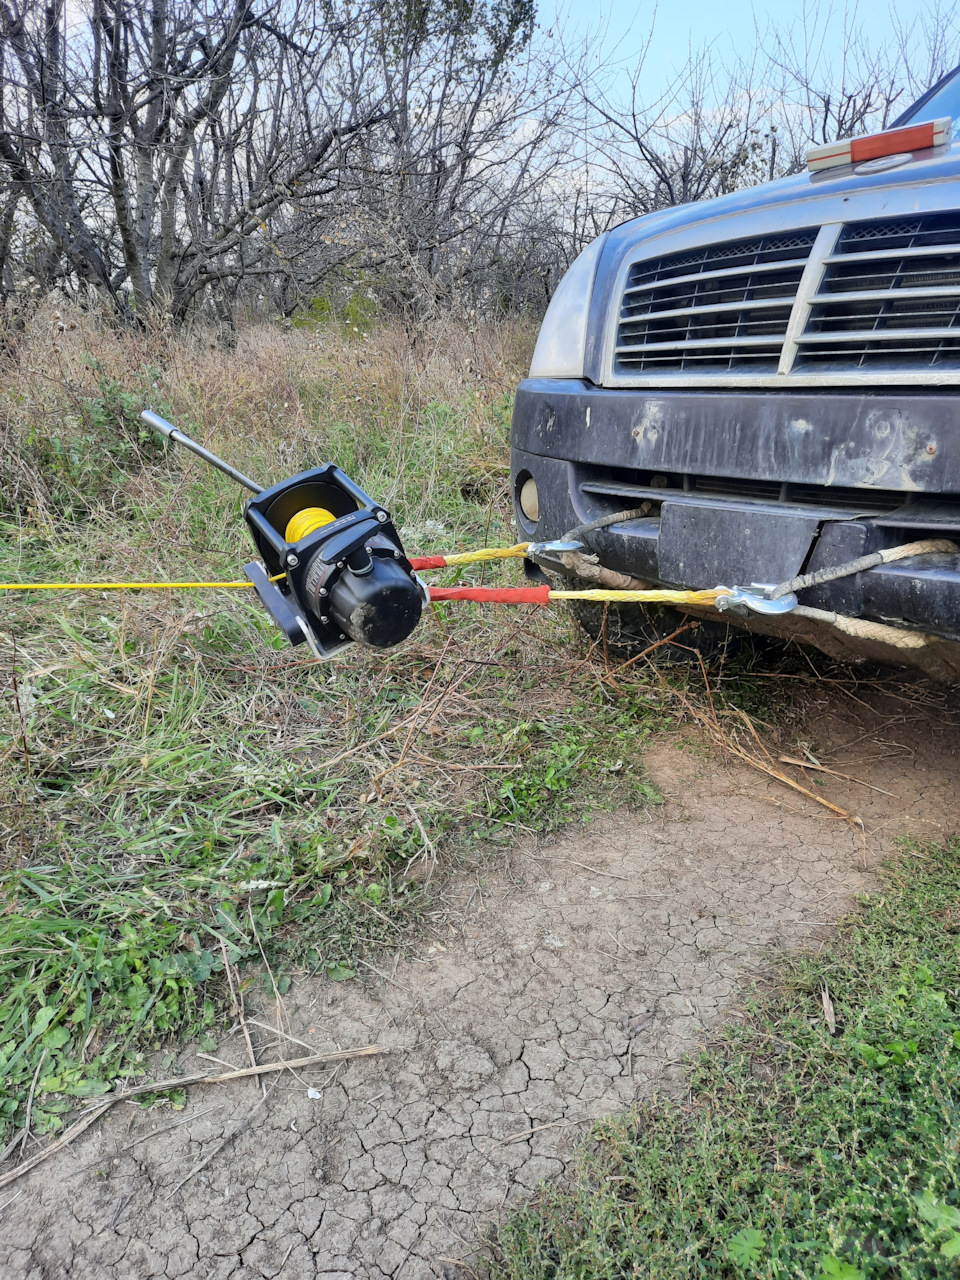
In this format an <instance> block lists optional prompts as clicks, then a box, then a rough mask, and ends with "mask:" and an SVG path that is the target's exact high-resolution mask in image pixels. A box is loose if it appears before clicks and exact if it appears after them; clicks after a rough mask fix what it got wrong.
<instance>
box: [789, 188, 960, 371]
mask: <svg viewBox="0 0 960 1280" xmlns="http://www.w3.org/2000/svg"><path fill="white" fill-rule="evenodd" d="M797 344H798V347H799V351H798V356H797V360H796V363H795V365H794V368H795V370H796V372H798V373H802V372H803V371H804V370H805V369H816V370H817V371H819V372H827V371H829V370H831V369H836V370H851V369H858V368H864V367H870V368H871V369H876V368H881V369H882V368H884V367H886V368H888V369H891V370H895V369H900V368H917V367H919V368H937V367H941V368H942V367H946V368H950V369H960V213H957V212H948V213H935V214H924V215H917V216H915V217H908V218H889V219H884V220H883V221H876V222H859V223H852V224H850V225H848V226H846V227H844V229H843V231H842V232H841V234H840V237H839V239H838V241H837V244H836V247H835V249H834V251H833V253H832V254H830V255H829V256H828V257H827V258H825V259H824V272H823V277H822V279H821V281H820V285H819V288H818V289H817V292H816V294H815V296H814V297H813V299H812V301H811V308H810V313H809V316H808V318H807V323H806V326H805V329H804V332H803V334H802V335H801V336H800V337H799V338H798V339H797Z"/></svg>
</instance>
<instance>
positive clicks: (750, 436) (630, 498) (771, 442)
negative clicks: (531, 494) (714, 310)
mask: <svg viewBox="0 0 960 1280" xmlns="http://www.w3.org/2000/svg"><path fill="white" fill-rule="evenodd" d="M958 409H960V397H957V396H953V395H944V394H941V393H935V394H917V393H915V392H912V393H911V394H909V395H904V396H892V395H865V394H861V393H859V392H858V393H856V394H843V393H821V394H818V395H798V394H790V395H787V394H780V393H769V392H767V393H752V392H744V393H734V392H706V393H703V392H700V393H698V392H679V391H678V392H669V391H668V392H658V393H656V394H653V393H645V392H639V391H608V390H603V389H600V388H596V387H593V386H592V385H590V384H589V383H585V382H578V381H559V380H546V379H544V380H529V381H527V382H524V383H522V384H521V386H520V388H519V390H518V394H517V401H516V407H515V410H514V419H513V458H512V474H513V480H514V497H515V505H516V496H517V494H518V492H519V488H520V486H521V485H522V483H523V481H524V480H525V479H526V478H527V477H528V476H532V477H533V478H534V480H535V481H536V483H537V488H538V491H539V519H538V521H537V523H536V525H533V524H531V522H530V521H528V520H527V519H526V518H525V517H524V516H523V513H522V512H521V511H520V509H519V506H518V505H517V521H518V525H519V526H520V528H521V529H522V530H523V532H524V533H525V535H527V536H528V537H531V538H532V537H536V539H537V540H538V541H543V540H546V539H550V538H556V537H560V536H562V535H563V534H564V533H566V532H567V531H568V530H570V529H571V528H573V527H575V526H576V525H579V524H583V523H586V522H587V521H589V520H593V519H596V518H597V517H599V516H602V515H607V514H612V513H613V512H616V511H622V510H625V509H636V508H640V507H642V506H644V504H646V505H647V513H646V514H645V515H644V516H643V517H641V518H638V519H634V520H631V521H629V522H624V523H620V524H617V525H613V526H611V527H610V528H607V529H605V530H603V531H602V532H600V533H599V534H594V535H591V540H592V543H593V545H594V547H595V549H596V550H597V551H598V552H599V554H600V559H601V561H602V562H603V563H604V564H606V565H608V566H609V567H610V568H612V569H617V570H619V571H620V572H623V573H630V574H633V575H634V576H635V577H638V578H644V579H647V580H649V581H653V582H658V583H664V584H667V585H670V586H679V587H689V588H709V587H714V586H717V585H721V584H722V585H725V586H734V585H737V586H747V585H750V584H752V583H756V582H759V583H770V584H772V583H778V582H782V581H784V580H786V579H787V578H792V577H794V576H795V575H796V574H798V573H801V572H810V571H812V570H815V569H820V568H826V567H829V566H832V565H837V564H843V563H845V562H847V561H849V560H853V559H855V558H856V557H857V556H861V555H864V554H867V553H868V552H871V551H875V550H878V549H880V548H883V547H890V546H898V545H901V544H903V543H906V542H914V541H919V540H920V539H922V538H930V537H939V538H944V537H947V538H951V537H952V538H954V539H955V540H956V541H957V542H958V545H960V448H958V447H957V444H956V441H957V437H958V433H960V422H958V421H957V418H958V412H957V411H958ZM800 603H801V604H805V605H810V606H812V607H814V608H817V609H826V610H832V611H835V612H837V613H841V614H845V615H847V616H849V617H863V618H868V619H871V620H874V621H878V622H885V623H888V624H892V625H895V626H901V627H907V628H915V629H919V630H922V631H925V632H928V633H930V634H934V635H940V636H944V637H947V638H950V639H954V640H960V554H958V555H953V554H950V555H935V556H923V557H919V558H916V559H912V560H903V561H899V562H897V563H896V564H892V565H888V566H883V567H881V568H877V569H872V570H870V571H869V572H867V573H862V574H858V575H856V576H855V577H852V578H846V579H841V580H840V581H838V582H834V583H828V584H825V585H823V586H820V587H816V588H812V589H810V590H808V591H805V592H803V593H802V594H801V597H800Z"/></svg>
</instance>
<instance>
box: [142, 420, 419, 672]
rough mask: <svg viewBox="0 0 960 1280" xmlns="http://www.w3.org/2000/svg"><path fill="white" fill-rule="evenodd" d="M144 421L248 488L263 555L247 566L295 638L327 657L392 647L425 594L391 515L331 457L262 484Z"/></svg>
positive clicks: (413, 620) (160, 424) (248, 509)
mask: <svg viewBox="0 0 960 1280" xmlns="http://www.w3.org/2000/svg"><path fill="white" fill-rule="evenodd" d="M141 416H142V418H143V420H144V421H145V422H147V423H149V424H150V426H152V427H154V428H155V429H156V430H157V431H159V432H160V433H161V434H162V435H165V436H166V437H167V438H168V439H169V440H172V441H174V442H175V443H176V444H181V445H183V446H184V447H185V448H187V449H189V450H191V452H193V453H195V454H196V455H197V456H198V457H200V458H203V460H204V461H205V462H208V463H210V464H211V466H214V467H216V468H217V469H218V470H219V471H222V472H223V473H224V475H227V476H229V477H230V478H231V479H232V480H236V481H237V483H238V484H240V485H243V487H244V488H246V489H249V490H250V491H251V492H252V493H253V495H254V496H253V497H252V498H249V499H248V500H247V502H246V505H245V506H244V509H243V514H244V519H245V520H246V522H247V524H248V525H249V526H250V533H251V535H252V537H253V541H254V545H255V546H256V548H257V550H258V551H259V553H260V555H261V556H262V558H263V559H262V563H261V562H260V561H256V560H254V561H251V562H250V563H249V564H246V565H244V566H243V571H244V573H245V574H246V576H247V578H248V579H249V580H250V582H251V583H252V584H253V587H254V589H255V590H256V593H257V595H258V596H259V597H260V600H261V601H262V603H263V605H264V607H265V609H266V610H267V612H268V613H269V614H270V617H271V618H272V619H273V620H274V622H275V623H276V624H277V626H278V627H279V628H280V630H281V631H282V632H283V633H284V635H285V636H286V637H287V639H288V640H289V641H290V643H291V644H294V645H298V644H303V643H306V644H308V645H309V646H310V648H311V649H312V650H313V652H314V653H315V654H316V656H317V657H318V658H327V657H330V656H331V655H332V654H334V653H336V652H337V651H338V650H340V649H342V648H344V646H345V645H348V644H350V643H351V642H352V641H357V642H358V643H360V644H365V645H370V646H372V647H373V648H375V649H389V648H391V647H392V646H393V645H396V644H399V643H400V642H401V641H402V640H405V639H406V638H407V636H408V635H409V634H410V633H411V631H413V629H414V627H415V626H416V625H417V623H418V622H419V621H420V615H421V614H422V612H423V607H424V605H425V604H426V602H427V599H428V596H427V591H426V588H425V586H424V584H423V583H422V582H421V581H420V579H419V578H417V576H416V574H415V573H414V571H413V567H412V565H411V564H410V561H409V560H408V559H407V556H406V554H405V553H404V550H403V545H402V544H401V542H400V538H399V537H398V535H397V531H396V529H395V528H394V527H393V522H392V521H391V519H390V513H389V512H388V511H386V510H385V509H384V508H383V507H382V506H380V505H379V503H377V502H374V500H373V499H372V498H371V497H369V496H368V495H367V494H366V493H364V492H363V490H362V489H361V488H359V487H358V486H357V485H355V484H354V483H353V481H352V480H351V479H350V477H349V476H347V475H345V474H344V472H342V471H341V470H340V468H339V467H337V466H334V464H333V463H327V464H326V465H325V466H322V467H315V468H314V469H313V470H312V471H303V472H301V473H300V474H299V475H296V476H292V477H291V478H290V479H289V480H281V481H280V482H279V484H275V485H272V486H271V487H270V488H269V489H264V488H261V486H260V485H258V484H257V483H256V482H255V481H253V480H251V479H250V478H249V477H248V476H245V475H243V474H242V473H241V472H239V471H237V470H236V469H235V468H234V467H231V466H230V465H229V463H227V462H224V461H223V459H222V458H218V457H217V456H216V454H213V453H210V452H209V450H207V449H205V448H204V447H203V446H202V445H200V444H198V443H197V442H196V441H195V440H192V439H191V438H190V436H188V435H186V434H185V433H184V432H183V431H180V430H178V428H176V427H174V426H173V424H172V423H170V422H167V421H166V419H164V418H161V417H160V416H159V415H158V414H156V413H153V412H151V411H150V410H146V411H145V412H144V413H143V414H142V415H141Z"/></svg>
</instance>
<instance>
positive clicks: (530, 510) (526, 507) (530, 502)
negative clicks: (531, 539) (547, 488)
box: [520, 476, 540, 524]
mask: <svg viewBox="0 0 960 1280" xmlns="http://www.w3.org/2000/svg"><path fill="white" fill-rule="evenodd" d="M520 510H521V511H522V512H523V514H524V515H525V516H526V517H527V519H528V520H529V521H530V522H531V524H536V523H537V521H538V520H539V519H540V495H539V494H538V493H537V482H536V480H534V478H533V476H528V477H527V479H526V480H524V482H523V484H522V485H521V487H520Z"/></svg>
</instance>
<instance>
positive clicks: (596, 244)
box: [530, 232, 607, 378]
mask: <svg viewBox="0 0 960 1280" xmlns="http://www.w3.org/2000/svg"><path fill="white" fill-rule="evenodd" d="M606 238H607V233H606V232H604V234H603V235H602V236H598V237H597V238H596V240H594V241H592V242H591V243H590V244H588V245H587V247H586V249H584V251H583V253H581V254H580V256H579V258H577V260H576V262H574V264H573V266H572V267H571V268H570V270H569V271H568V272H567V274H566V275H565V276H564V277H563V279H562V280H561V281H560V285H559V287H558V289H557V291H556V293H555V294H554V295H553V297H552V298H551V299H550V305H549V307H547V314H546V315H545V316H544V318H543V324H542V325H541V326H540V336H539V338H537V346H536V350H535V351H534V353H533V363H532V364H531V365H530V377H531V378H582V377H583V360H584V353H585V351H586V345H587V315H588V313H589V311H590V295H591V294H592V293H593V278H594V276H595V275H596V273H597V263H598V262H599V261H600V253H601V250H602V249H603V246H604V242H605V241H606Z"/></svg>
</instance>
